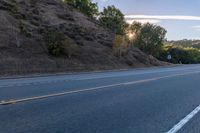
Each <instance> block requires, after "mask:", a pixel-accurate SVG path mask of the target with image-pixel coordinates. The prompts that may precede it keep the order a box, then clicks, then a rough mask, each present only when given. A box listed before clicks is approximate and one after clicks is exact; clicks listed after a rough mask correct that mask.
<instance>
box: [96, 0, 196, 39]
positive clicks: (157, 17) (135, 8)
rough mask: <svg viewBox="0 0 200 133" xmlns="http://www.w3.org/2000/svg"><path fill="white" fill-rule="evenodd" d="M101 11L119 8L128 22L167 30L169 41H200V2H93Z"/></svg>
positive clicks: (179, 0) (125, 0) (167, 0)
mask: <svg viewBox="0 0 200 133" xmlns="http://www.w3.org/2000/svg"><path fill="white" fill-rule="evenodd" d="M93 2H97V3H98V6H99V9H100V10H102V9H103V7H106V6H108V5H114V6H115V7H117V8H119V9H120V10H121V11H122V12H123V14H125V18H126V19H127V22H129V23H131V22H133V21H135V20H136V21H139V22H142V23H145V22H150V23H153V24H157V25H160V26H162V27H164V28H165V29H166V30H167V39H168V40H181V39H200V8H199V7H200V0H93Z"/></svg>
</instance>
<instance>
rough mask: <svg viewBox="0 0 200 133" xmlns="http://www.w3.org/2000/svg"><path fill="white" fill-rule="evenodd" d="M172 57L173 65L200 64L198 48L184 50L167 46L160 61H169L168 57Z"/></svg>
mask: <svg viewBox="0 0 200 133" xmlns="http://www.w3.org/2000/svg"><path fill="white" fill-rule="evenodd" d="M168 54H170V55H171V56H172V60H171V61H170V62H171V63H183V64H196V63H200V51H199V49H197V48H184V47H180V46H173V45H166V46H165V47H164V49H163V51H162V53H161V54H160V57H159V59H160V60H163V61H167V55H168Z"/></svg>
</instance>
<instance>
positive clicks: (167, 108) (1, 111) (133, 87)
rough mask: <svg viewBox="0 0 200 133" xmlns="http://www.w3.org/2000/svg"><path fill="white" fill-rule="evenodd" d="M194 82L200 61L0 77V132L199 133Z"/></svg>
mask: <svg viewBox="0 0 200 133" xmlns="http://www.w3.org/2000/svg"><path fill="white" fill-rule="evenodd" d="M199 81H200V65H183V66H176V67H166V68H148V69H141V70H134V69H133V70H123V71H114V72H112V71H110V72H100V73H85V74H74V75H57V76H56V75H55V76H46V77H29V78H18V79H2V80H0V120H1V121H0V133H176V132H180V133H182V132H184V133H186V132H187V133H199V132H200V128H199V127H200V89H199V86H200V82H199ZM4 103H7V104H4Z"/></svg>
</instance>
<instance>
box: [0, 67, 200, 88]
mask: <svg viewBox="0 0 200 133" xmlns="http://www.w3.org/2000/svg"><path fill="white" fill-rule="evenodd" d="M196 68H199V67H192V68H179V69H178V70H177V69H172V70H171V69H169V68H166V69H164V70H158V71H155V70H154V69H153V71H146V72H142V73H141V72H140V71H135V72H136V73H129V74H123V75H122V76H134V75H142V74H153V73H163V72H173V71H178V72H179V71H184V70H192V69H196ZM125 72H126V71H125ZM112 77H117V76H109V75H107V76H106V75H104V76H100V77H99V76H97V77H93V76H92V77H88V78H87V77H85V78H84V77H83V78H78V79H73V78H72V79H58V80H50V81H35V82H30V83H14V84H10V85H0V88H5V87H21V86H29V85H33V84H34V85H40V84H47V83H52V82H56V83H57V82H68V81H83V80H91V79H102V78H112ZM11 80H13V79H11ZM14 80H16V81H17V80H18V79H14Z"/></svg>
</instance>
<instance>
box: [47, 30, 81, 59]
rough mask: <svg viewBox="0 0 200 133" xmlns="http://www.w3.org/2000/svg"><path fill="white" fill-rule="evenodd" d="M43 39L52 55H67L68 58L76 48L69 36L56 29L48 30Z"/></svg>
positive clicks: (75, 51)
mask: <svg viewBox="0 0 200 133" xmlns="http://www.w3.org/2000/svg"><path fill="white" fill-rule="evenodd" d="M45 41H46V43H47V45H48V50H49V53H50V54H51V55H53V56H61V55H67V57H68V58H71V57H72V55H74V54H75V53H77V50H78V48H77V46H76V45H75V43H73V41H72V40H71V39H70V38H68V37H66V36H65V35H64V34H63V33H61V32H58V31H56V30H50V31H48V32H47V33H46V35H45Z"/></svg>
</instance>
